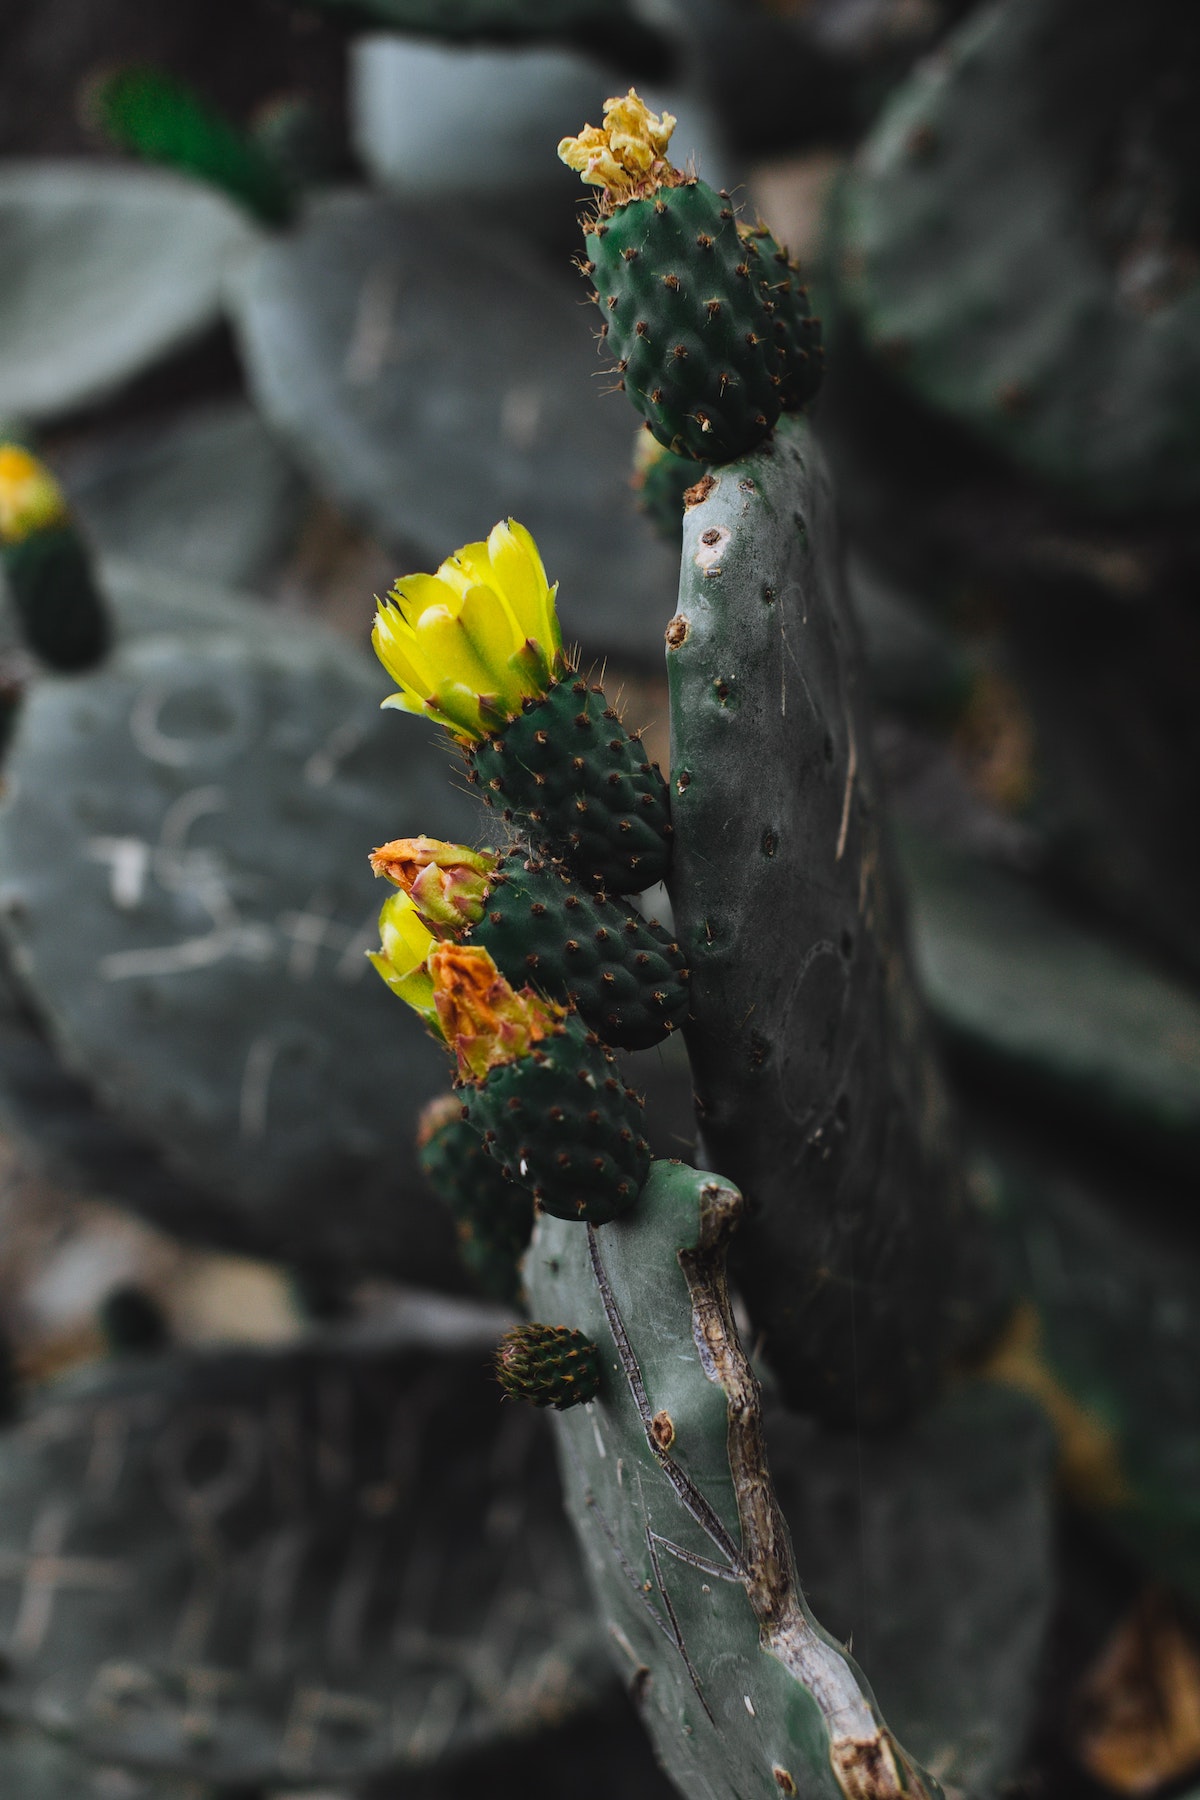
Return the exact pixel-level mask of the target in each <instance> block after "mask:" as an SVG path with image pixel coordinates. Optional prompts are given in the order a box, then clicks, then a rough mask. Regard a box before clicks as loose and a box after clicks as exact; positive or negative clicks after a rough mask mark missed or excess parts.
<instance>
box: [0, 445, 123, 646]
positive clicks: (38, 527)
mask: <svg viewBox="0 0 1200 1800" xmlns="http://www.w3.org/2000/svg"><path fill="white" fill-rule="evenodd" d="M0 563H2V564H3V567H4V573H5V576H6V577H7V581H8V588H9V592H10V594H11V595H12V600H13V604H14V606H15V608H16V612H17V617H18V619H19V621H20V626H21V632H22V635H23V636H24V638H25V640H26V642H27V643H28V645H29V648H30V649H31V650H32V651H34V653H35V654H36V655H38V656H40V657H41V658H42V660H43V662H46V663H49V665H50V667H51V668H54V669H67V670H75V669H88V668H91V667H92V666H93V665H94V664H96V663H98V662H99V661H100V659H101V658H102V657H103V655H104V653H105V652H106V650H107V649H108V646H109V641H110V636H111V633H110V630H109V623H108V614H107V611H106V609H105V605H104V601H103V600H102V599H101V597H100V593H99V590H98V588H97V587H96V583H95V580H94V578H93V575H92V568H91V559H90V557H89V555H88V553H87V550H86V548H85V546H84V544H83V542H82V541H81V539H80V537H79V534H78V532H77V531H76V530H75V527H74V524H73V523H72V521H71V514H70V509H69V508H68V506H67V503H66V500H65V499H64V498H63V494H62V490H61V488H60V487H59V485H58V483H57V482H56V481H55V479H54V477H53V475H51V473H50V471H49V469H47V468H46V467H45V465H44V464H43V463H41V462H39V461H38V459H37V457H36V456H31V455H30V454H29V452H28V450H25V449H23V448H22V447H21V446H20V445H19V444H3V445H0Z"/></svg>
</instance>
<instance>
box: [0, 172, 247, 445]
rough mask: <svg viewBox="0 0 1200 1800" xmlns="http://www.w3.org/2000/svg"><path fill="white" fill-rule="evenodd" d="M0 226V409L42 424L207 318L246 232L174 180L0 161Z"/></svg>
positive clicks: (218, 206) (214, 202)
mask: <svg viewBox="0 0 1200 1800" xmlns="http://www.w3.org/2000/svg"><path fill="white" fill-rule="evenodd" d="M0 230H2V231H3V235H4V257H5V267H6V269H7V271H8V276H9V279H7V280H6V281H5V283H4V285H3V288H2V289H0V415H4V416H6V417H16V418H27V419H43V418H53V417H54V416H55V415H56V414H59V413H65V412H69V411H74V410H75V409H77V408H79V407H82V406H86V405H90V404H91V403H92V402H93V401H97V400H101V399H104V398H105V397H106V396H107V395H109V394H110V393H112V392H113V391H114V390H115V389H117V388H119V387H120V386H121V384H122V383H123V382H125V381H127V380H129V379H130V378H131V377H132V376H134V375H137V374H140V373H141V371H142V370H144V369H147V368H150V367H151V366H152V365H153V364H154V363H155V362H157V361H158V360H159V359H160V358H161V357H163V356H165V355H167V354H168V353H169V352H170V351H172V350H176V349H178V348H179V347H180V346H182V345H183V344H186V343H187V342H189V341H190V340H191V339H193V338H195V337H197V336H198V335H199V334H200V333H201V332H203V331H205V330H207V329H209V328H210V327H211V326H213V325H215V324H216V323H217V320H218V318H219V317H220V311H221V290H222V284H223V282H224V278H225V272H226V269H227V268H228V266H229V265H230V264H231V263H232V262H233V261H234V260H235V259H236V258H237V256H238V255H239V254H240V253H241V252H242V251H244V250H246V249H247V247H248V246H249V244H250V243H251V242H252V241H253V236H254V232H253V227H252V226H250V225H249V224H247V222H246V220H245V219H244V218H243V217H242V215H241V214H240V213H239V212H238V210H237V209H236V208H235V207H233V206H231V205H230V204H229V203H228V202H227V201H225V200H223V199H221V198H220V196H219V195H216V194H210V193H206V192H205V191H204V189H202V188H199V187H197V186H195V185H194V184H193V183H190V182H187V181H183V180H179V179H177V178H176V177H174V176H171V175H165V174H160V173H158V172H151V171H148V170H140V169H115V168H107V167H105V166H103V165H102V164H97V163H93V164H87V163H78V162H72V163H56V162H29V163H24V162H6V164H5V167H4V170H3V172H2V173H0Z"/></svg>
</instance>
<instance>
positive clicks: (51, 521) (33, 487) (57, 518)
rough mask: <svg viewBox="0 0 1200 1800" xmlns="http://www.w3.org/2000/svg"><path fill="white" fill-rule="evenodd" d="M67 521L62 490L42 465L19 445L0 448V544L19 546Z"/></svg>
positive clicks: (1, 445) (3, 445)
mask: <svg viewBox="0 0 1200 1800" xmlns="http://www.w3.org/2000/svg"><path fill="white" fill-rule="evenodd" d="M68 517H69V514H68V511H67V503H66V501H65V499H64V498H63V493H62V489H61V488H60V487H59V485H58V483H57V482H56V481H55V479H54V477H53V475H51V473H50V471H49V469H48V468H47V467H46V466H45V464H44V463H40V462H39V461H38V459H37V457H36V456H30V454H29V452H28V450H23V449H22V448H21V446H20V445H19V444H0V543H5V544H19V543H21V542H22V541H23V540H24V539H25V538H27V537H32V536H33V535H34V534H35V532H39V531H49V530H51V529H52V528H53V527H54V526H56V525H65V524H66V522H67V519H68Z"/></svg>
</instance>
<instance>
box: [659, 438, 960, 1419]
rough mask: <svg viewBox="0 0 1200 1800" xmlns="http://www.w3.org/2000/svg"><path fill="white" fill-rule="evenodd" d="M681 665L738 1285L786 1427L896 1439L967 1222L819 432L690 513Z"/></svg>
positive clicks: (946, 1299)
mask: <svg viewBox="0 0 1200 1800" xmlns="http://www.w3.org/2000/svg"><path fill="white" fill-rule="evenodd" d="M668 643H669V644H670V645H672V647H671V648H670V649H669V651H668V676H669V680H670V685H671V728H672V739H673V742H672V784H673V787H674V790H675V792H674V795H673V797H672V800H673V814H674V819H675V829H676V841H675V851H674V865H673V872H672V878H671V886H672V898H673V902H674V906H675V923H676V930H677V932H678V935H679V941H680V946H681V948H682V949H683V952H684V955H685V956H686V957H687V959H688V962H689V965H690V967H691V970H692V1020H691V1023H690V1024H689V1025H688V1026H687V1028H686V1035H687V1040H688V1048H689V1052H690V1054H691V1058H692V1067H693V1070H694V1073H695V1082H696V1091H697V1095H698V1099H699V1108H700V1122H701V1129H702V1132H703V1138H704V1145H705V1154H706V1155H707V1156H708V1157H709V1158H711V1159H712V1160H713V1161H714V1162H715V1163H716V1164H717V1165H718V1167H720V1168H721V1169H722V1170H723V1171H724V1172H726V1173H727V1174H728V1175H729V1177H730V1178H731V1179H736V1180H737V1181H738V1183H739V1185H740V1186H741V1187H743V1189H744V1191H745V1192H746V1194H747V1196H748V1198H749V1200H750V1202H751V1212H750V1216H749V1218H748V1221H747V1224H746V1229H745V1231H744V1232H743V1233H742V1234H740V1236H739V1240H738V1243H737V1245H736V1246H735V1251H734V1254H735V1258H736V1260H737V1265H738V1274H739V1280H740V1281H741V1282H742V1284H743V1291H744V1294H745V1298H746V1301H747V1305H748V1306H749V1308H750V1313H751V1317H752V1318H753V1319H754V1321H755V1324H756V1325H757V1326H758V1327H759V1329H760V1330H762V1331H763V1332H764V1333H765V1346H766V1353H767V1355H768V1358H769V1359H770V1361H771V1362H772V1364H773V1366H774V1368H775V1370H776V1372H777V1373H778V1375H779V1376H780V1379H781V1380H782V1382H783V1383H784V1386H785V1389H786V1391H787V1393H788V1397H789V1400H790V1402H791V1403H792V1404H793V1405H796V1406H798V1407H799V1408H801V1409H802V1410H812V1409H815V1410H817V1411H818V1412H820V1413H821V1415H822V1416H824V1417H826V1418H830V1419H835V1420H841V1421H842V1422H843V1423H845V1422H847V1421H848V1420H850V1419H851V1418H853V1417H854V1416H855V1412H856V1410H857V1411H858V1412H859V1414H860V1416H863V1417H866V1418H876V1419H881V1418H883V1417H886V1416H887V1415H889V1414H891V1413H895V1412H897V1411H902V1410H903V1409H904V1408H905V1407H908V1406H913V1405H915V1404H916V1403H918V1401H919V1400H920V1399H921V1397H922V1396H923V1395H925V1394H927V1393H928V1391H929V1389H930V1387H931V1386H932V1385H933V1384H934V1382H935V1381H936V1378H937V1372H938V1370H939V1367H940V1365H941V1361H942V1358H943V1357H944V1355H945V1354H946V1353H947V1351H948V1349H949V1346H950V1344H951V1342H952V1340H953V1338H954V1335H955V1332H956V1331H957V1330H959V1329H960V1328H961V1327H962V1325H963V1324H965V1321H966V1319H967V1318H969V1316H970V1313H971V1308H972V1295H971V1293H970V1292H969V1291H968V1290H969V1287H970V1283H969V1282H968V1281H967V1280H966V1278H965V1277H963V1276H962V1275H961V1273H960V1271H959V1269H958V1266H957V1265H956V1260H955V1259H956V1255H957V1254H958V1252H957V1249H956V1242H957V1241H958V1234H959V1233H960V1232H962V1233H963V1241H967V1240H968V1239H969V1238H970V1235H971V1234H970V1231H969V1222H970V1219H971V1216H972V1215H971V1214H970V1213H969V1211H968V1209H967V1202H966V1199H965V1196H964V1193H963V1189H962V1183H961V1178H960V1175H959V1173H958V1169H957V1164H956V1162H955V1158H954V1148H953V1130H952V1127H951V1124H950V1120H949V1116H948V1110H947V1107H946V1103H945V1099H944V1097H943V1094H942V1090H941V1087H940V1083H939V1080H938V1076H937V1071H936V1069H935V1067H934V1065H933V1063H932V1060H931V1056H930V1052H929V1049H928V1046H927V1044H926V1041H925V1038H924V1034H923V1028H922V1021H921V1018H920V1013H919V1008H918V1005H917V1002H916V999H915V996H914V994H913V990H912V986H911V981H910V977H909V973H908V969H907V965H906V961H905V954H904V945H903V935H902V933H903V927H902V922H901V918H900V915H899V911H898V904H897V888H896V885H895V883H894V880H893V877H892V873H891V869H890V865H889V861H888V857H887V851H886V846H885V843H884V840H883V837H882V831H881V823H880V817H879V812H878V805H877V801H876V797H875V787H874V782H873V777H872V770H871V760H870V738H869V733H868V729H867V725H866V720H865V718H864V716H863V713H862V710H861V708H862V701H861V698H860V693H861V671H860V664H859V658H858V649H857V645H856V642H855V634H854V627H853V621H852V618H851V616H850V613H849V610H848V607H847V605H846V602H845V599H844V596H843V594H842V592H841V587H840V581H839V576H838V546H837V539H836V524H835V520H834V513H833V498H832V494H831V493H830V490H829V486H828V481H827V477H826V475H825V473H824V469H823V466H822V463H821V461H820V458H819V455H818V452H817V450H816V448H815V445H814V443H813V440H812V438H811V436H810V433H809V430H808V427H807V425H806V424H805V423H804V421H803V420H800V419H794V418H789V419H785V420H784V421H783V422H782V423H781V425H780V427H779V429H778V431H777V432H776V434H775V441H774V445H773V448H772V453H771V454H769V455H766V454H764V455H758V456H754V457H749V458H747V459H746V460H745V461H744V462H741V463H738V464H736V465H735V466H733V467H730V468H725V469H721V470H718V471H715V473H714V479H713V483H712V486H711V489H710V491H709V493H708V496H707V497H706V498H705V499H704V500H702V501H700V502H699V503H698V504H696V505H694V506H693V507H691V508H690V509H689V511H688V513H687V515H686V518H685V521H684V551H683V564H682V573H681V578H680V591H679V613H678V616H677V618H676V619H675V620H674V621H673V623H672V627H671V629H670V630H669V632H668ZM865 1292H869V1293H870V1296H871V1299H870V1304H867V1303H866V1302H865V1300H863V1299H860V1298H859V1295H860V1293H865Z"/></svg>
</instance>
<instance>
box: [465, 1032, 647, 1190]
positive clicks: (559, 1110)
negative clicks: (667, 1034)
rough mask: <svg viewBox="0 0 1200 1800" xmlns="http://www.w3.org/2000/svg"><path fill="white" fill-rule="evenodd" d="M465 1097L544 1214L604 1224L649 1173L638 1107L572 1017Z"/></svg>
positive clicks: (493, 1147) (476, 1122)
mask: <svg viewBox="0 0 1200 1800" xmlns="http://www.w3.org/2000/svg"><path fill="white" fill-rule="evenodd" d="M461 1093H462V1097H463V1100H464V1101H465V1103H466V1107H467V1114H468V1117H469V1118H470V1121H471V1124H472V1125H473V1126H474V1127H475V1130H476V1131H478V1132H479V1133H480V1135H481V1136H482V1138H483V1140H484V1142H485V1143H486V1144H487V1146H488V1149H489V1150H490V1152H491V1154H492V1155H493V1156H494V1157H495V1158H496V1160H497V1161H498V1162H499V1163H500V1165H501V1166H502V1167H503V1168H504V1169H506V1170H507V1171H508V1173H509V1174H510V1175H511V1177H512V1179H513V1180H515V1181H521V1182H523V1183H524V1184H525V1186H526V1187H528V1188H529V1189H530V1190H531V1191H532V1193H533V1197H534V1199H535V1200H536V1201H537V1203H538V1205H539V1206H540V1207H541V1208H542V1209H543V1210H544V1211H545V1212H551V1213H554V1214H556V1215H557V1216H558V1217H560V1218H566V1219H587V1220H589V1221H590V1222H591V1223H593V1224H603V1223H604V1222H605V1221H606V1220H608V1219H615V1218H617V1217H618V1216H619V1215H620V1214H621V1213H623V1212H628V1211H629V1208H630V1207H631V1206H632V1205H633V1204H634V1203H635V1201H636V1200H637V1197H638V1194H639V1193H640V1191H641V1187H642V1183H643V1182H644V1181H645V1179H646V1175H647V1172H648V1170H649V1168H650V1146H649V1144H648V1143H647V1142H646V1140H645V1138H644V1137H643V1136H642V1102H641V1100H640V1099H639V1098H638V1096H637V1094H635V1093H634V1091H633V1089H632V1088H627V1087H626V1086H625V1085H624V1083H623V1082H622V1081H621V1080H620V1078H619V1075H618V1073H617V1069H616V1065H615V1064H614V1062H613V1060H612V1057H611V1056H610V1055H609V1054H608V1052H607V1051H606V1050H605V1049H604V1047H603V1045H601V1044H599V1043H597V1041H596V1040H595V1039H594V1038H592V1037H591V1036H590V1035H589V1034H588V1032H586V1031H585V1030H584V1028H583V1026H582V1025H581V1024H580V1023H579V1021H578V1019H576V1018H574V1017H570V1018H568V1019H567V1021H566V1023H565V1027H564V1029H563V1030H562V1031H560V1032H557V1033H555V1034H554V1035H553V1036H551V1037H547V1038H543V1040H542V1041H541V1043H540V1044H538V1045H537V1046H536V1048H535V1049H533V1050H531V1051H530V1053H529V1055H528V1056H522V1057H519V1058H518V1059H517V1060H516V1061H515V1062H510V1063H502V1064H501V1065H500V1066H499V1067H498V1068H494V1069H492V1070H490V1071H489V1073H488V1075H487V1076H486V1077H485V1079H484V1080H483V1081H482V1082H481V1083H480V1084H479V1085H478V1086H476V1085H475V1084H473V1083H471V1082H467V1083H464V1085H463V1087H462V1089H461Z"/></svg>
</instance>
